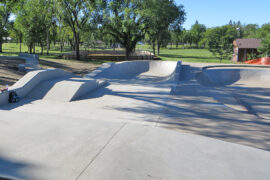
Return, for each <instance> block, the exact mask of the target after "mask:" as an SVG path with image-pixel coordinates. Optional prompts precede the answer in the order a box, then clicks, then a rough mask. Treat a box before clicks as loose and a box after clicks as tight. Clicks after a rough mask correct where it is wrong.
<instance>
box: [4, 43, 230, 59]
mask: <svg viewBox="0 0 270 180" xmlns="http://www.w3.org/2000/svg"><path fill="white" fill-rule="evenodd" d="M19 48H20V45H19V44H16V43H4V44H3V52H4V53H0V56H17V55H18V54H19ZM136 49H137V50H148V51H152V49H150V46H148V45H143V46H138V47H137V48H136ZM82 50H83V48H82ZM22 52H27V46H26V45H24V44H22ZM63 52H70V48H68V47H66V48H65V49H64V51H63ZM36 53H37V54H40V53H41V48H40V47H36ZM45 53H46V49H44V55H40V58H43V59H54V60H58V59H59V60H61V58H60V57H59V55H61V52H60V47H59V46H53V45H51V49H50V55H46V54H45ZM158 57H159V58H161V59H162V60H174V61H176V60H181V61H184V62H205V63H209V62H210V63H220V60H219V59H218V58H217V57H215V56H214V55H213V54H212V53H211V52H209V51H208V50H207V49H183V48H182V47H181V46H179V48H175V47H173V48H162V49H161V51H160V56H158ZM102 62H103V61H102ZM102 62H100V63H102ZM221 63H233V62H232V61H231V60H223V61H222V62H221Z"/></svg>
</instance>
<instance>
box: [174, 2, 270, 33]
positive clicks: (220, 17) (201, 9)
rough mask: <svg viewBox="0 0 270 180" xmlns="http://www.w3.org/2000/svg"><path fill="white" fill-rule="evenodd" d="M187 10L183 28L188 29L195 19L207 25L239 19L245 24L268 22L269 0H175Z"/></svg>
mask: <svg viewBox="0 0 270 180" xmlns="http://www.w3.org/2000/svg"><path fill="white" fill-rule="evenodd" d="M175 2H176V4H183V5H184V7H185V10H186V12H187V16H186V17H187V20H186V22H185V23H184V28H186V29H190V27H191V25H192V24H194V23H195V21H196V20H198V21H199V23H201V24H204V25H206V26H207V27H215V26H221V25H224V24H227V23H228V22H229V21H230V20H233V21H238V20H240V21H241V22H242V23H245V24H258V25H262V24H265V23H269V22H270V15H269V12H270V0H175Z"/></svg>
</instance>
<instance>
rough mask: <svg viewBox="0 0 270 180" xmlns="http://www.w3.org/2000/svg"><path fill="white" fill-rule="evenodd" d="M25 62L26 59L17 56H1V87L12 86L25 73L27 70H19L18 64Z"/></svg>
mask: <svg viewBox="0 0 270 180" xmlns="http://www.w3.org/2000/svg"><path fill="white" fill-rule="evenodd" d="M24 63H25V61H24V60H22V59H19V58H16V57H6V56H0V88H3V87H5V86H6V85H8V86H12V85H13V84H14V83H15V82H17V81H18V80H19V79H20V78H21V77H22V76H24V75H25V72H20V71H19V70H18V65H19V64H24Z"/></svg>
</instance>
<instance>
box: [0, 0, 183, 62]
mask: <svg viewBox="0 0 270 180" xmlns="http://www.w3.org/2000/svg"><path fill="white" fill-rule="evenodd" d="M185 14H186V13H185V11H184V7H183V6H182V5H176V4H175V2H174V1H173V0H106V1H105V0H1V1H0V15H1V19H0V52H2V44H3V37H7V36H10V37H12V38H13V39H15V40H16V41H17V42H19V43H20V44H21V43H24V44H26V45H27V47H28V52H29V53H36V46H40V47H41V53H42V54H43V53H44V51H46V53H47V54H49V51H50V48H51V47H50V45H51V44H52V43H54V44H56V43H58V44H60V48H61V51H62V50H63V48H64V47H65V46H66V45H67V44H68V45H69V46H70V48H71V49H72V50H74V51H75V52H76V58H77V59H80V53H79V52H80V46H81V45H82V44H87V45H89V44H91V43H94V42H96V41H98V40H99V41H102V42H105V43H106V44H110V45H112V44H115V43H118V44H120V45H121V46H122V47H123V48H125V50H126V58H127V59H129V55H130V53H132V52H133V51H134V50H135V47H136V45H137V43H138V42H140V41H145V42H149V43H150V44H151V45H152V47H153V49H154V51H155V47H157V52H158V54H159V52H160V47H161V46H162V44H164V43H165V42H164V41H165V39H166V38H167V39H170V38H168V36H170V35H169V34H170V31H174V32H175V33H180V32H181V31H182V24H183V22H184V21H185ZM11 17H12V18H11ZM20 51H21V48H20Z"/></svg>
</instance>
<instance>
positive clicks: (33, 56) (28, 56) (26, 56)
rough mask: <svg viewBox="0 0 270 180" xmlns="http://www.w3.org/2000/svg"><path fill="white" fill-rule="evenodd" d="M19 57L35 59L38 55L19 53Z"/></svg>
mask: <svg viewBox="0 0 270 180" xmlns="http://www.w3.org/2000/svg"><path fill="white" fill-rule="evenodd" d="M19 57H22V58H33V59H36V60H38V59H39V56H38V55H37V54H28V53H19Z"/></svg>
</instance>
